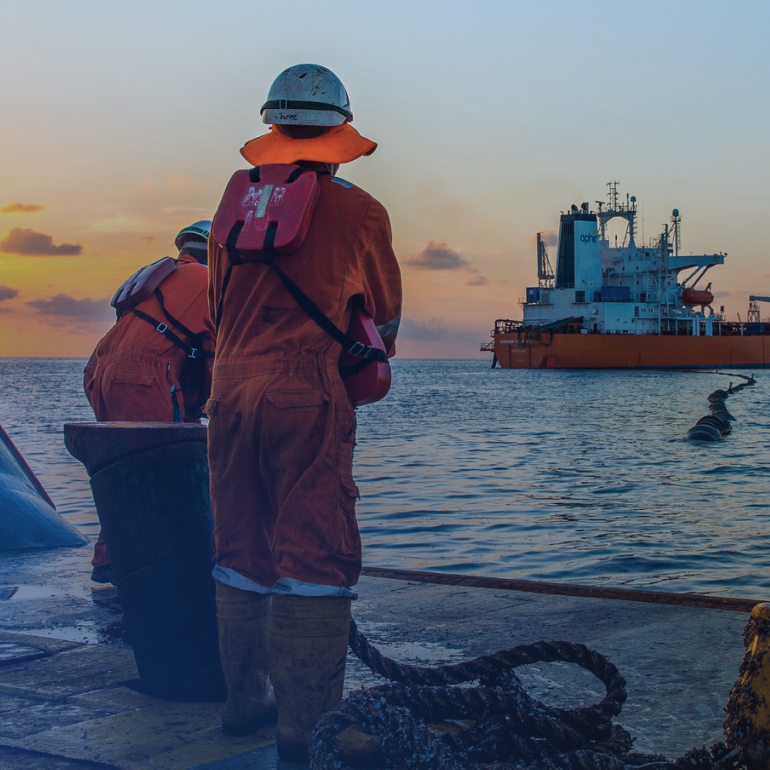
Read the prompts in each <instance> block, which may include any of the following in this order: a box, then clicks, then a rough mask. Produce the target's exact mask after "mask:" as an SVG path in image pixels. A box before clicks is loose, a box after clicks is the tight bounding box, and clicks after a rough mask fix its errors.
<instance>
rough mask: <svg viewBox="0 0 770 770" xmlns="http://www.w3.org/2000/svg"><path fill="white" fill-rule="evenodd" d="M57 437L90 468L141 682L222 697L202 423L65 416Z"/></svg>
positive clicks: (166, 693) (174, 695)
mask: <svg viewBox="0 0 770 770" xmlns="http://www.w3.org/2000/svg"><path fill="white" fill-rule="evenodd" d="M64 442H65V444H66V446H67V449H68V450H69V452H70V454H72V455H73V456H74V457H76V458H77V459H78V460H80V461H81V462H82V463H83V465H85V467H86V470H87V471H88V475H89V476H90V477H91V489H92V491H93V495H94V503H95V504H96V510H97V513H98V514H99V521H100V523H101V526H102V530H103V532H104V538H105V541H106V543H107V551H108V552H109V555H110V561H111V563H112V573H113V582H114V583H115V585H116V586H117V589H118V593H119V594H120V600H121V602H122V604H123V612H124V622H125V626H126V631H127V633H128V636H129V640H130V642H131V646H132V648H133V651H134V658H135V660H136V667H137V669H138V671H139V679H140V683H141V689H142V690H143V691H144V692H146V693H147V694H149V695H153V696H155V697H159V698H165V699H168V700H183V701H217V700H224V698H225V696H226V688H225V683H224V677H223V675H222V669H221V665H220V661H219V646H218V641H217V626H216V610H215V602H214V595H215V589H214V579H213V578H212V577H211V569H212V567H213V552H212V547H211V530H212V519H211V508H210V503H209V490H208V460H207V455H206V427H205V426H203V425H196V424H185V423H128V422H123V423H120V422H106V423H69V424H67V425H65V426H64Z"/></svg>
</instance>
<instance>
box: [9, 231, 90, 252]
mask: <svg viewBox="0 0 770 770" xmlns="http://www.w3.org/2000/svg"><path fill="white" fill-rule="evenodd" d="M0 251H1V252H3V254H22V255H24V256H28V257H69V256H75V255H77V254H80V253H82V251H83V247H82V246H81V245H80V244H76V243H62V244H59V245H58V246H56V245H54V242H53V237H52V236H50V235H46V234H45V233H36V232H35V231H34V230H30V229H29V228H26V227H14V228H13V229H12V230H11V231H10V232H9V233H8V235H6V236H5V238H4V239H3V240H2V241H0Z"/></svg>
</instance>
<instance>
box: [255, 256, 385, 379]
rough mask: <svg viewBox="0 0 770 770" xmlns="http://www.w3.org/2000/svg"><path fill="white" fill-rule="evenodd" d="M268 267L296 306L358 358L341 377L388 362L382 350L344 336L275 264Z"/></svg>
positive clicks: (270, 263)
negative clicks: (375, 362)
mask: <svg viewBox="0 0 770 770" xmlns="http://www.w3.org/2000/svg"><path fill="white" fill-rule="evenodd" d="M268 264H269V265H270V267H272V268H273V270H275V272H276V273H278V277H279V278H280V279H281V281H283V285H284V286H285V287H286V289H287V290H288V292H289V294H291V296H292V297H294V299H295V300H296V301H297V304H298V305H299V306H300V307H301V308H302V309H303V310H304V311H305V312H306V313H307V314H308V315H309V316H310V317H311V318H312V319H313V320H314V321H315V322H316V323H317V324H318V325H319V326H320V327H321V328H322V329H323V330H324V331H325V332H326V333H327V334H328V335H329V336H330V337H331V338H332V339H334V341H335V342H339V343H340V345H342V347H343V348H344V349H345V350H347V351H348V353H350V354H351V355H353V356H358V357H359V358H360V359H361V361H359V362H358V363H357V364H353V365H352V366H350V367H345V369H346V370H349V369H355V371H350V372H346V373H342V370H340V371H341V373H342V376H343V377H344V376H347V375H348V374H357V373H358V372H360V371H361V370H362V369H363V368H364V367H366V366H368V365H369V364H370V363H372V362H373V361H381V362H383V363H386V362H387V360H388V354H387V353H386V352H385V351H384V350H380V348H375V347H374V346H372V345H364V343H363V342H359V341H358V340H354V339H353V338H352V337H350V336H349V335H347V334H345V332H343V331H342V330H341V329H340V328H339V327H338V326H336V325H335V324H334V323H332V321H330V320H329V318H328V317H327V316H326V315H325V314H324V312H323V311H322V310H321V309H320V308H319V307H318V305H316V304H315V302H313V300H312V299H310V297H308V296H307V294H305V292H304V291H302V289H300V288H299V286H297V284H296V283H294V281H292V280H291V278H289V276H288V275H286V273H284V272H283V270H281V268H280V267H278V265H276V264H275V262H269V263H268Z"/></svg>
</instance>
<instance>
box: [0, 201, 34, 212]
mask: <svg viewBox="0 0 770 770" xmlns="http://www.w3.org/2000/svg"><path fill="white" fill-rule="evenodd" d="M44 208H45V206H42V205H41V204H39V203H6V204H5V206H0V214H34V213H35V212H37V211H42V210H43V209H44Z"/></svg>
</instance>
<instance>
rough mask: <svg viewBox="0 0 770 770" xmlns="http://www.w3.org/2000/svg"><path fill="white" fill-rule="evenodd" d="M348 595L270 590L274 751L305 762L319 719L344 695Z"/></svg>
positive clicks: (348, 624)
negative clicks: (275, 726)
mask: <svg viewBox="0 0 770 770" xmlns="http://www.w3.org/2000/svg"><path fill="white" fill-rule="evenodd" d="M349 629H350V599H348V598H345V597H341V596H274V597H273V611H272V617H271V620H270V672H271V676H272V679H273V686H274V687H275V698H276V701H277V704H278V729H277V730H276V735H275V741H276V744H277V747H278V756H279V757H280V758H281V759H283V760H288V761H292V762H307V761H308V747H309V745H310V735H311V733H312V732H313V728H314V727H315V726H316V724H317V723H318V720H319V719H320V718H321V717H322V716H323V715H324V714H326V713H327V712H329V711H331V710H332V709H333V708H334V707H335V706H336V705H337V704H338V703H339V702H340V700H341V699H342V686H343V684H344V682H345V661H346V658H347V649H348V631H349Z"/></svg>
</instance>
